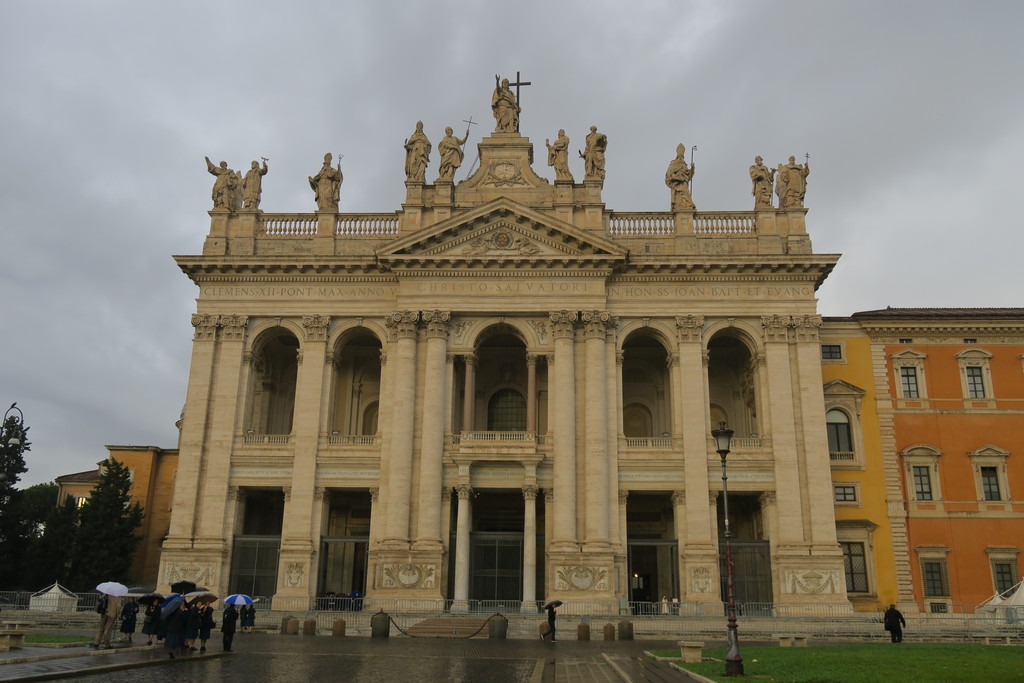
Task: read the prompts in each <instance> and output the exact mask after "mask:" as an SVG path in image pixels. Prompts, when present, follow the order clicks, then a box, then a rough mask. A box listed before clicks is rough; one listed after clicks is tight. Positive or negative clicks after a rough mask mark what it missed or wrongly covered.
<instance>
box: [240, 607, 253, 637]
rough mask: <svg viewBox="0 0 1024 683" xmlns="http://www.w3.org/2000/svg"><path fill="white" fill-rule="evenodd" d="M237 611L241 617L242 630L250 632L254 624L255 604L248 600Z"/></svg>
mask: <svg viewBox="0 0 1024 683" xmlns="http://www.w3.org/2000/svg"><path fill="white" fill-rule="evenodd" d="M238 611H239V614H240V615H241V617H242V632H243V633H252V630H253V628H254V627H255V626H256V605H254V604H253V603H251V602H250V603H249V604H248V605H246V606H245V607H243V608H241V609H240V610H238Z"/></svg>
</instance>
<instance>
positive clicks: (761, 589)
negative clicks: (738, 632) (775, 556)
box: [718, 541, 772, 612]
mask: <svg viewBox="0 0 1024 683" xmlns="http://www.w3.org/2000/svg"><path fill="white" fill-rule="evenodd" d="M718 549H719V556H718V557H719V569H720V572H721V579H722V582H721V583H722V585H721V591H722V601H723V602H724V601H725V599H726V592H725V579H726V571H725V542H724V541H723V542H720V543H719V544H718ZM732 565H733V571H732V586H733V596H734V597H735V599H736V602H738V603H762V604H766V605H770V604H771V602H772V554H771V547H770V544H769V542H768V541H733V542H732ZM750 609H755V607H754V605H750ZM747 612H749V609H748V610H747Z"/></svg>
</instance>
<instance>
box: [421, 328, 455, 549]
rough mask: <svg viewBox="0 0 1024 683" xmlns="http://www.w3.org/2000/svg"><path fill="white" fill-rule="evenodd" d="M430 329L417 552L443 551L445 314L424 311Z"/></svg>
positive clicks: (425, 387) (446, 331) (446, 342)
mask: <svg viewBox="0 0 1024 683" xmlns="http://www.w3.org/2000/svg"><path fill="white" fill-rule="evenodd" d="M422 319H423V322H424V323H426V326H427V351H426V373H425V376H424V379H423V396H424V400H423V401H422V406H423V427H422V437H421V438H422V441H421V447H420V480H419V512H418V514H417V527H416V543H415V546H414V549H415V550H429V551H431V552H440V550H441V455H442V453H443V452H444V431H445V429H444V426H445V419H444V416H445V406H446V405H447V401H445V398H444V397H445V387H446V383H445V376H444V371H445V368H446V367H447V363H446V362H445V358H446V356H447V353H448V321H449V320H450V319H451V314H449V313H448V312H445V311H424V312H423V314H422Z"/></svg>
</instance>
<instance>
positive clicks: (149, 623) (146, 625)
mask: <svg viewBox="0 0 1024 683" xmlns="http://www.w3.org/2000/svg"><path fill="white" fill-rule="evenodd" d="M159 628H160V603H159V602H156V601H155V600H153V601H151V602H150V603H149V604H148V605H146V611H145V614H144V616H143V618H142V633H143V634H144V635H147V636H149V640H147V641H146V645H152V644H153V638H155V637H156V632H157V630H158V629H159Z"/></svg>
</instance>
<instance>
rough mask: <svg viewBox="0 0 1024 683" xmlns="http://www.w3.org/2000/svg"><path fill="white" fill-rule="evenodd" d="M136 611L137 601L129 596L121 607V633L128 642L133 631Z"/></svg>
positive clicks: (137, 611) (137, 607)
mask: <svg viewBox="0 0 1024 683" xmlns="http://www.w3.org/2000/svg"><path fill="white" fill-rule="evenodd" d="M138 613H139V603H137V602H135V598H129V599H128V600H127V601H126V602H125V603H124V606H122V607H121V633H123V634H124V636H125V639H126V640H127V641H128V642H129V643H130V642H132V634H133V633H135V624H136V621H137V620H138V617H137V616H136V615H138Z"/></svg>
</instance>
